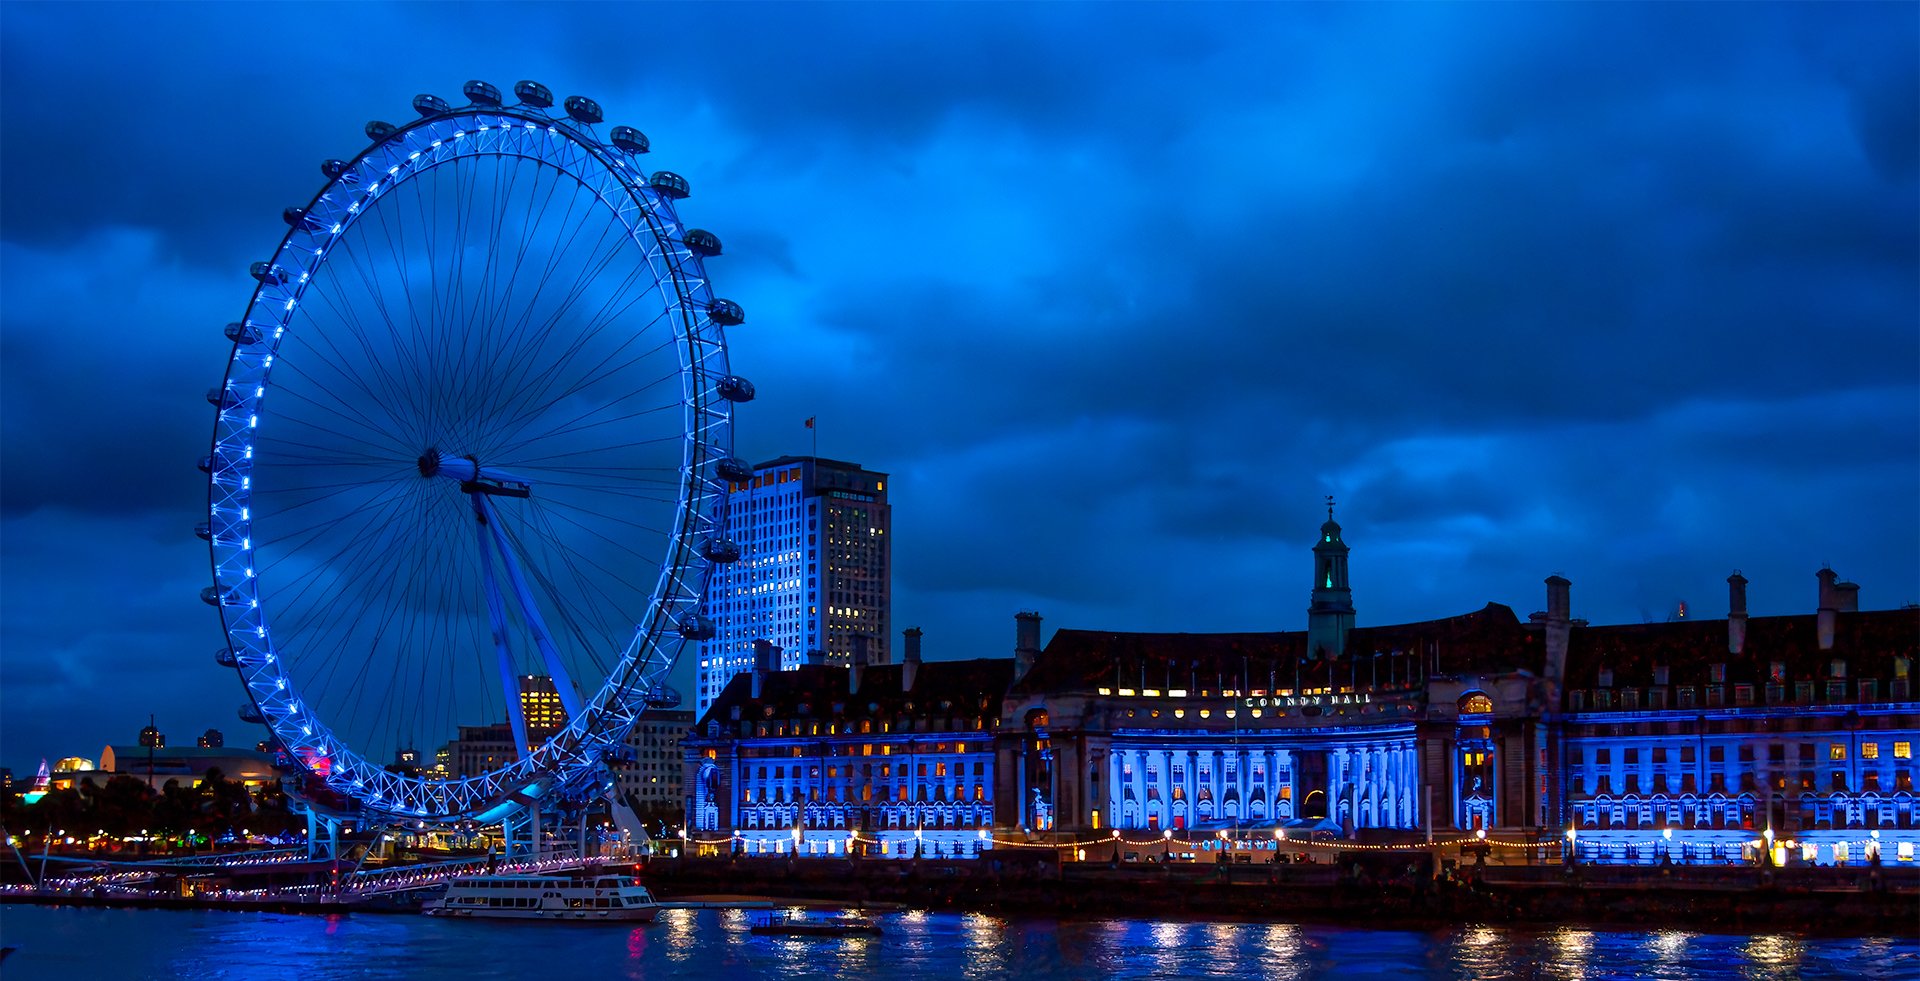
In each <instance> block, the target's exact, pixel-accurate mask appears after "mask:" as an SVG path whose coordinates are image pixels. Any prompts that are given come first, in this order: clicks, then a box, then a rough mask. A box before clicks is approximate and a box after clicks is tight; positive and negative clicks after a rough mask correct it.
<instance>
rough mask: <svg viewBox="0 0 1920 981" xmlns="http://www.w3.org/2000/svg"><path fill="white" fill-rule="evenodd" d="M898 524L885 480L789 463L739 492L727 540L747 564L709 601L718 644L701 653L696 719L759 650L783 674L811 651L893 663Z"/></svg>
mask: <svg viewBox="0 0 1920 981" xmlns="http://www.w3.org/2000/svg"><path fill="white" fill-rule="evenodd" d="M891 523H892V508H891V506H890V505H889V504H888V503H887V475H886V474H883V473H876V472H874V471H871V470H863V469H861V468H860V466H859V465H858V464H853V463H843V462H840V461H837V460H826V459H819V458H816V457H794V456H784V457H781V458H779V459H777V460H773V461H770V462H767V463H763V464H761V465H760V466H758V467H756V468H755V469H754V474H753V477H752V478H751V479H749V480H746V481H743V482H741V483H737V484H734V485H733V487H732V488H731V493H730V495H729V497H728V501H727V537H728V538H730V539H731V540H732V541H733V542H734V544H735V546H736V547H738V549H739V552H740V555H739V558H738V560H736V561H733V562H729V563H725V564H723V565H721V566H720V567H719V569H718V571H717V572H716V574H715V578H714V581H713V584H712V585H711V586H710V587H709V588H708V591H707V601H706V607H705V610H706V615H707V617H709V618H710V619H711V620H712V621H713V623H714V627H715V630H716V634H715V636H714V637H713V638H712V639H710V640H706V641H703V642H702V643H701V645H700V657H699V661H698V664H697V666H696V671H695V689H696V691H695V699H694V708H695V712H696V714H698V715H705V714H706V711H707V709H708V708H709V707H710V706H711V705H712V704H713V703H714V700H715V699H717V698H719V697H720V693H721V691H722V690H723V689H725V688H726V686H727V682H728V681H729V680H730V679H732V678H733V677H734V676H736V675H739V674H741V673H743V672H746V671H748V670H750V669H751V667H752V665H753V644H754V642H755V641H757V640H766V641H770V642H772V643H773V644H775V645H776V646H778V647H779V648H780V649H781V650H782V652H783V654H782V658H783V660H782V663H781V664H780V665H779V667H780V668H782V669H787V668H793V667H796V666H798V665H799V664H800V663H801V662H802V661H804V660H806V659H807V657H808V655H809V653H810V652H813V651H820V652H823V654H824V656H825V659H826V663H829V664H839V665H845V664H847V663H849V662H850V661H851V660H853V659H855V658H856V657H861V658H864V660H865V661H866V662H867V663H870V664H885V663H887V662H888V661H890V660H891V659H892V658H891V654H890V652H889V650H888V647H887V642H888V637H889V631H890V629H891V628H890V626H889V617H890V613H891V609H892V585H891V584H892V548H891V544H890V541H891V540H890V537H889V536H890V535H891V527H892V524H891Z"/></svg>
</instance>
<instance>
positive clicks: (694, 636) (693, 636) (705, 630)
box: [680, 614, 720, 640]
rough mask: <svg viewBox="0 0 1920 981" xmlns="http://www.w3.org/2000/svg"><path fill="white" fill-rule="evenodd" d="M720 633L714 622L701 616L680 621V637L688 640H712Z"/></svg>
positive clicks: (696, 615) (697, 615)
mask: <svg viewBox="0 0 1920 981" xmlns="http://www.w3.org/2000/svg"><path fill="white" fill-rule="evenodd" d="M719 632H720V631H719V630H717V629H716V628H715V627H714V625H713V621H712V620H709V619H707V618H706V617H703V616H700V615H699V614H695V615H693V616H690V617H688V618H686V619H685V620H682V621H680V636H681V637H683V638H685V639H687V640H712V639H713V638H714V635H715V634H717V633H719Z"/></svg>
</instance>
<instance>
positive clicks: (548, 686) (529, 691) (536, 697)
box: [520, 674, 567, 744]
mask: <svg viewBox="0 0 1920 981" xmlns="http://www.w3.org/2000/svg"><path fill="white" fill-rule="evenodd" d="M520 717H521V718H523V719H525V720H527V742H528V743H530V744H538V743H542V742H545V741H546V740H547V739H549V738H551V737H552V736H553V734H554V733H556V732H559V731H560V730H562V729H565V728H566V727H567V709H566V706H565V705H563V704H561V702H560V690H559V689H558V688H556V687H554V684H553V679H552V678H551V677H549V676H547V675H544V674H523V675H521V676H520Z"/></svg>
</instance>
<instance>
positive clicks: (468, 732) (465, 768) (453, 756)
mask: <svg viewBox="0 0 1920 981" xmlns="http://www.w3.org/2000/svg"><path fill="white" fill-rule="evenodd" d="M519 758H520V747H519V746H518V745H516V744H515V743H514V740H513V725H512V724H511V723H507V722H495V723H493V724H491V725H484V726H461V727H460V734H459V736H458V737H457V738H455V739H454V741H453V742H451V743H448V744H447V763H448V776H451V777H456V778H458V777H471V776H478V775H479V774H482V773H486V772H488V771H491V770H497V769H499V768H501V767H503V766H506V765H507V764H509V763H511V762H513V761H514V760H517V759H519Z"/></svg>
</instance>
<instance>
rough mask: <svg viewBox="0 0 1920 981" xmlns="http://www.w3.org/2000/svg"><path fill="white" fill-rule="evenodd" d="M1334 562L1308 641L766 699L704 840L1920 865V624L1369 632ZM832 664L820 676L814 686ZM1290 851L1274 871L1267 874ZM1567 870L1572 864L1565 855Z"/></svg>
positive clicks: (688, 744) (717, 760) (743, 733)
mask: <svg viewBox="0 0 1920 981" xmlns="http://www.w3.org/2000/svg"><path fill="white" fill-rule="evenodd" d="M1348 555H1349V550H1348V547H1347V545H1346V544H1345V542H1344V541H1342V539H1341V530H1340V526H1339V525H1338V524H1336V523H1335V522H1334V521H1333V520H1332V515H1331V513H1329V516H1328V520H1327V522H1326V524H1325V525H1323V526H1322V527H1321V530H1320V535H1319V536H1318V540H1317V541H1316V543H1315V545H1314V548H1313V583H1312V588H1311V593H1310V597H1311V598H1310V603H1309V608H1308V611H1307V618H1306V619H1307V624H1306V627H1307V629H1306V630H1304V631H1281V632H1272V633H1213V634H1201V633H1122V632H1112V631H1096V630H1060V631H1057V632H1056V633H1055V634H1054V635H1053V637H1052V638H1051V640H1050V641H1049V642H1047V643H1046V645H1045V646H1044V647H1042V646H1041V621H1040V617H1039V615H1038V614H1034V613H1022V614H1019V615H1018V616H1017V617H1016V618H1015V637H1014V652H1013V657H1012V658H990V659H979V660H969V661H927V662H924V663H922V662H921V659H920V636H919V632H918V631H909V632H908V634H907V637H906V643H905V650H906V652H907V657H906V659H905V660H904V661H903V663H901V664H897V665H882V664H873V665H852V666H849V667H840V666H827V665H825V664H822V663H814V664H806V665H802V666H800V667H799V668H797V669H796V670H792V671H779V670H775V668H776V667H777V657H778V655H777V653H776V652H773V651H769V650H765V649H764V648H763V650H762V653H761V657H760V663H759V665H758V666H757V669H756V670H754V671H753V672H751V673H750V674H743V675H741V676H739V677H736V678H734V679H733V680H732V681H731V682H730V683H728V684H727V686H726V687H725V689H724V691H722V692H721V693H720V694H719V695H718V697H717V699H716V700H715V701H714V704H713V705H712V707H711V708H710V709H709V710H708V711H707V712H706V713H705V714H704V715H703V716H702V717H701V718H700V721H699V722H698V723H697V724H696V726H695V728H694V731H693V732H692V733H690V734H689V736H688V737H687V739H686V740H685V741H684V743H683V751H684V752H685V755H686V759H685V762H686V774H685V779H686V781H687V786H688V787H689V788H692V790H690V791H689V797H688V815H687V817H688V828H689V835H690V836H691V837H692V838H693V839H695V840H698V841H701V842H705V843H706V845H705V846H704V848H705V850H708V851H713V850H716V849H718V848H731V849H734V850H739V851H742V852H744V853H747V854H766V853H773V854H788V853H794V852H796V851H797V852H798V853H799V854H801V855H807V854H815V855H829V854H842V855H844V854H846V852H847V850H848V849H849V848H852V849H854V850H855V851H856V852H858V853H861V854H868V855H873V856H877V857H912V856H914V855H922V854H924V855H932V854H934V853H935V852H936V851H937V852H938V853H939V854H941V855H946V856H957V857H971V856H976V855H978V854H979V853H980V852H982V851H983V850H986V849H989V848H991V847H992V846H993V843H994V842H995V841H996V840H998V841H1007V840H1018V841H1023V842H1026V841H1032V842H1080V843H1087V842H1099V841H1102V840H1104V839H1107V838H1109V837H1111V836H1112V835H1113V834H1114V833H1115V832H1120V833H1121V836H1122V837H1123V838H1124V839H1126V840H1127V841H1132V842H1137V841H1142V840H1152V839H1156V838H1158V839H1162V840H1167V841H1170V842H1186V843H1192V842H1199V843H1204V844H1207V845H1212V846H1214V847H1219V846H1218V845H1214V842H1215V841H1216V840H1217V841H1220V842H1224V843H1227V844H1228V845H1229V846H1231V845H1232V844H1233V843H1239V844H1240V847H1249V846H1251V845H1253V844H1254V843H1256V842H1273V841H1277V840H1278V839H1280V838H1281V837H1283V836H1294V837H1296V838H1307V839H1315V838H1317V839H1322V840H1326V839H1338V840H1344V841H1346V842H1350V843H1353V842H1358V843H1367V842H1374V843H1409V842H1417V841H1425V840H1428V838H1429V837H1431V838H1432V839H1434V840H1440V841H1459V840H1461V839H1463V838H1474V837H1475V836H1477V835H1478V834H1480V833H1483V832H1484V833H1485V835H1486V837H1487V838H1488V839H1489V840H1490V841H1492V842H1494V843H1496V844H1504V845H1507V846H1510V847H1523V848H1527V849H1529V850H1531V852H1532V853H1533V854H1535V855H1536V856H1539V857H1551V858H1554V859H1559V858H1561V857H1563V856H1565V857H1577V858H1578V860H1580V861H1583V862H1596V863H1609V864H1653V863H1658V862H1666V861H1671V862H1674V863H1686V864H1728V863H1740V862H1748V863H1752V862H1758V861H1764V860H1771V861H1773V862H1774V863H1776V864H1786V863H1788V862H1790V861H1791V862H1805V863H1815V864H1835V863H1857V862H1868V861H1875V860H1879V861H1885V862H1912V861H1915V858H1914V851H1915V848H1916V846H1917V845H1920V812H1917V811H1916V809H1915V806H1914V795H1913V778H1914V772H1915V770H1914V767H1915V764H1914V760H1913V742H1914V741H1915V739H1914V733H1915V731H1916V729H1920V702H1916V701H1915V700H1914V695H1913V690H1912V667H1913V662H1914V658H1915V656H1916V648H1917V647H1920V610H1915V609H1913V608H1911V607H1909V608H1906V609H1899V610H1887V611H1861V610H1859V609H1858V587H1857V586H1854V585H1853V584H1851V583H1844V582H1838V581H1837V577H1836V576H1835V575H1834V574H1833V573H1832V572H1831V571H1830V570H1823V571H1822V572H1821V573H1820V575H1819V577H1818V586H1819V590H1818V595H1817V602H1816V607H1815V610H1814V612H1812V613H1808V614H1799V615H1787V616H1767V617H1753V616H1750V615H1749V613H1748V611H1747V609H1746V598H1745V587H1746V580H1745V579H1743V578H1742V577H1740V576H1739V574H1737V573H1736V574H1735V575H1734V576H1733V577H1731V579H1730V580H1729V613H1728V616H1727V618H1726V619H1724V620H1715V621H1701V620H1681V621H1677V622H1671V623H1659V624H1632V625H1622V626H1591V625H1589V624H1587V623H1586V622H1585V621H1584V620H1580V619H1578V618H1575V617H1574V616H1573V604H1572V599H1571V588H1572V587H1571V583H1569V582H1568V581H1567V580H1566V579H1563V578H1560V577H1558V576H1554V577H1552V578H1549V579H1548V580H1547V581H1546V597H1545V599H1546V603H1545V606H1546V609H1545V610H1544V611H1542V612H1537V613H1532V614H1530V615H1528V616H1526V617H1525V618H1524V619H1523V618H1521V617H1520V616H1518V615H1516V614H1515V613H1514V611H1513V610H1512V609H1510V608H1509V607H1506V606H1502V605H1500V604H1497V603H1489V604H1488V605H1487V606H1485V607H1483V608H1481V609H1478V610H1474V611H1471V612H1467V613H1463V614H1460V615H1458V616H1452V617H1447V618H1443V619H1437V620H1428V621H1423V622H1419V623H1408V624H1397V625H1391V626H1370V625H1359V624H1356V622H1355V619H1356V617H1355V611H1354V605H1353V598H1352V593H1351V589H1350V587H1349V585H1348V572H1347V562H1348ZM815 660H816V661H817V660H818V658H816V659H815ZM1266 847H1269V848H1271V847H1274V846H1272V845H1267V846H1266ZM1569 853H1571V854H1569Z"/></svg>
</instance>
